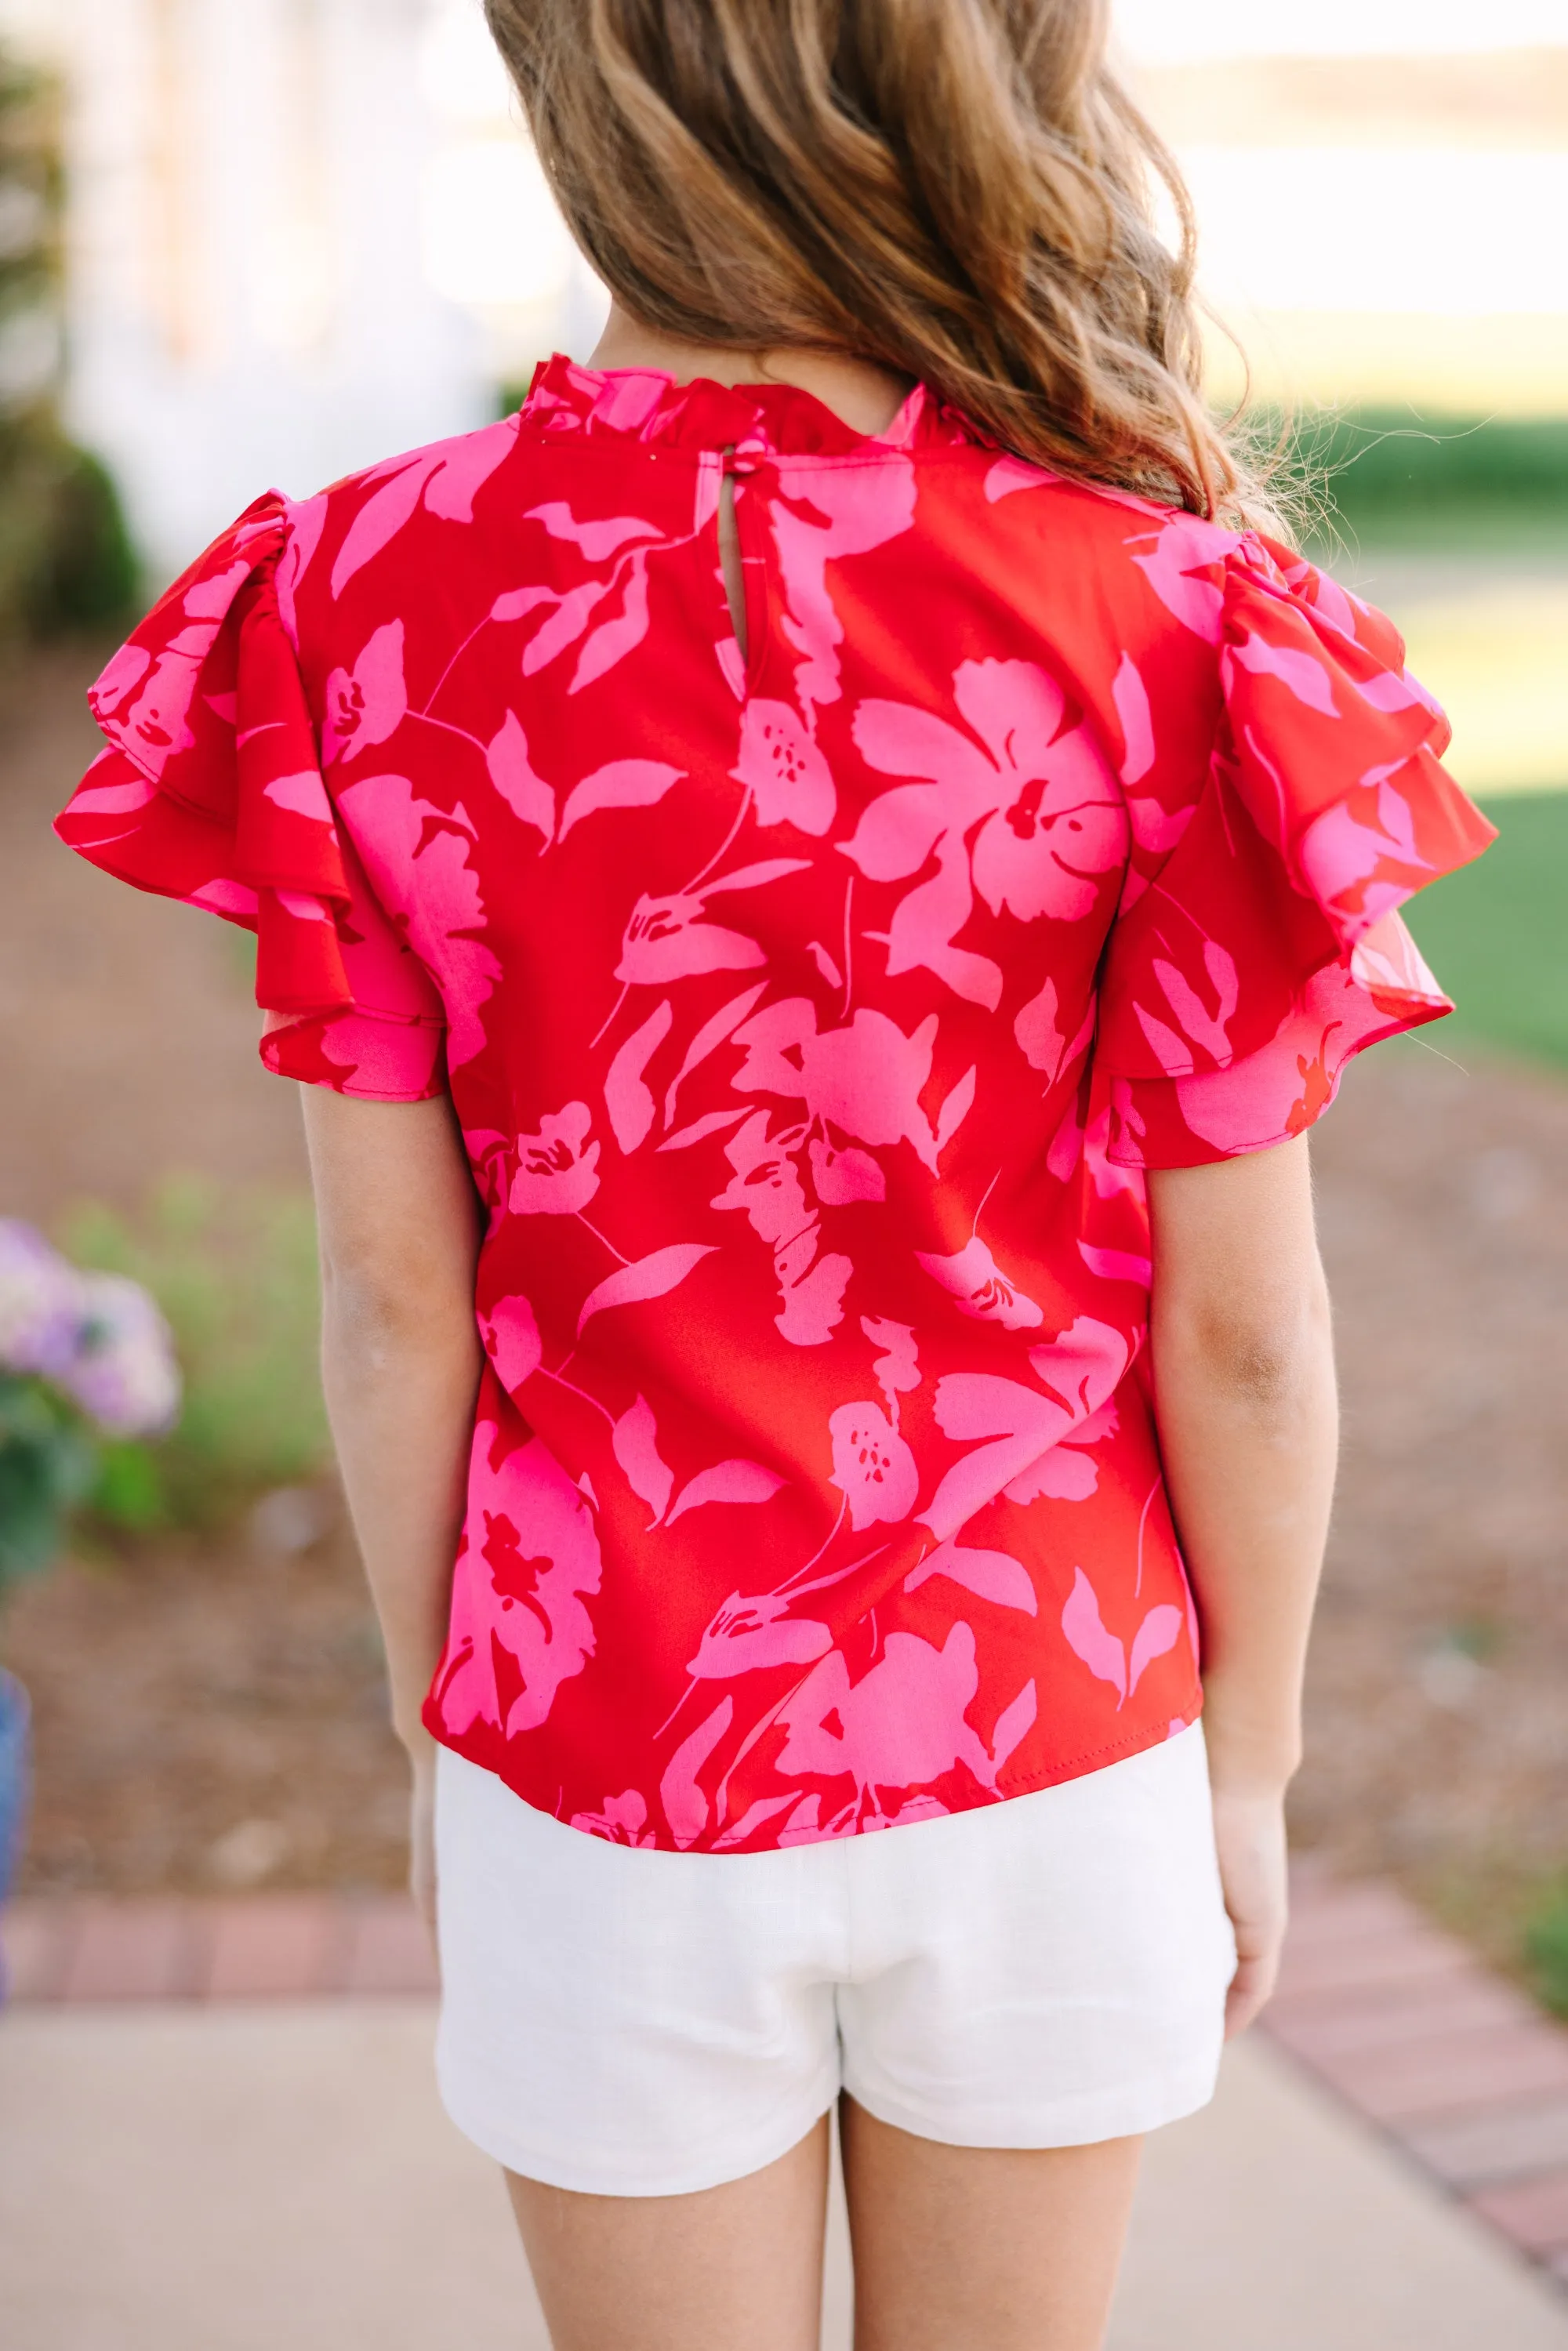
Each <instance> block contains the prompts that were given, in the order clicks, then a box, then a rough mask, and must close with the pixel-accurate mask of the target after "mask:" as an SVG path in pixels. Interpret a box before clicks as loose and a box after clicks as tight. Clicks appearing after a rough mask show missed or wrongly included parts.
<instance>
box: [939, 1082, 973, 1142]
mask: <svg viewBox="0 0 1568 2351" xmlns="http://www.w3.org/2000/svg"><path fill="white" fill-rule="evenodd" d="M975 1079H976V1071H975V1069H974V1067H973V1065H971V1066H970V1067H969V1068H968V1069H967V1070H966V1071H965V1072H964V1074H963V1076H962V1077H961V1078H960V1079H959V1081H958V1082H957V1084H956V1086H955V1087H954V1089H953V1091H952V1092H951V1093H950V1094H949V1095H948V1096H947V1098H946V1101H945V1102H944V1103H943V1104H942V1107H941V1109H940V1110H939V1111H938V1112H937V1113H936V1148H937V1150H938V1151H945V1150H946V1147H947V1145H948V1144H949V1143H951V1142H952V1140H953V1137H954V1136H955V1135H956V1134H957V1132H958V1129H959V1128H960V1127H961V1126H962V1125H963V1123H964V1121H965V1120H966V1119H967V1117H968V1115H969V1113H970V1110H971V1109H972V1108H973V1106H974V1101H975Z"/></svg>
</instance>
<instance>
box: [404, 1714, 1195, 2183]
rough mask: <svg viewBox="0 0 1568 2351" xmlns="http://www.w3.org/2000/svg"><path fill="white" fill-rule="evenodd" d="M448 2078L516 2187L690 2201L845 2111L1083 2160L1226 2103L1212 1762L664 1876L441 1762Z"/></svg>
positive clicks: (1146, 1764)
mask: <svg viewBox="0 0 1568 2351" xmlns="http://www.w3.org/2000/svg"><path fill="white" fill-rule="evenodd" d="M435 1819H436V1857H437V1871H438V1878H439V1887H440V1892H439V1915H440V1939H441V1971H442V1981H443V2001H442V2011H441V2027H440V2033H439V2037H438V2041H437V2047H436V2064H437V2071H438V2074H439V2078H440V2084H441V2095H442V2097H443V2100H444V2104H445V2106H446V2110H447V2112H448V2114H449V2115H450V2116H452V2119H453V2121H454V2122H455V2124H456V2125H457V2126H458V2128H459V2129H460V2130H461V2131H463V2132H465V2134H466V2136H467V2137H469V2138H471V2139H473V2140H474V2141H475V2142H476V2145H477V2146H479V2147H483V2148H484V2149H485V2151H486V2154H489V2155H492V2156H494V2157H495V2158H497V2161H499V2162H501V2163H503V2164H505V2165H506V2166H507V2168H508V2169H509V2170H512V2171H517V2172H521V2173H522V2174H523V2175H524V2176H525V2177H526V2178H528V2179H539V2180H544V2181H546V2182H548V2183H549V2185H551V2186H553V2187H557V2188H569V2189H579V2190H580V2191H583V2192H586V2193H588V2194H591V2195H601V2196H674V2195H682V2194H685V2193H688V2192H690V2191H692V2190H695V2189H704V2188H714V2187H717V2186H718V2185H719V2184H720V2183H721V2182H723V2181H725V2180H728V2179H741V2178H743V2177H744V2176H745V2175H746V2174H747V2172H751V2171H757V2170H759V2169H760V2168H762V2166H763V2165H764V2164H768V2163H771V2162H772V2161H774V2159H775V2158H777V2157H779V2156H781V2155H783V2154H784V2153H785V2152H786V2151H787V2150H788V2149H789V2147H793V2146H794V2145H795V2143H796V2141H797V2140H798V2139H800V2138H802V2137H804V2136H805V2134H806V2133H807V2132H808V2131H809V2130H810V2127H811V2126H812V2124H813V2123H814V2122H815V2121H816V2120H817V2118H818V2116H820V2115H821V2114H823V2113H824V2112H825V2111H826V2110H827V2109H828V2107H830V2106H831V2105H832V2104H833V2103H834V2101H835V2100H836V2098H837V2097H838V2095H839V2092H840V2091H841V2089H843V2090H848V2091H849V2093H850V2095H852V2097H854V2098H855V2099H857V2100H858V2101H859V2103H860V2104H861V2105H862V2106H864V2107H865V2108H866V2109H867V2110H868V2112H870V2113H871V2114H873V2115H875V2116H878V2117H880V2119H881V2120H882V2121H883V2122H887V2123H893V2124H896V2125H897V2126H898V2127H899V2128H900V2129H902V2130H906V2131H913V2132H915V2134H916V2135H917V2136H918V2137H923V2138H933V2139H942V2140H946V2141H947V2142H948V2143H949V2144H951V2145H954V2146H957V2147H1073V2146H1081V2145H1082V2144H1084V2143H1086V2142H1088V2141H1090V2140H1093V2139H1105V2138H1120V2137H1124V2136H1128V2135H1131V2134H1133V2133H1135V2132H1141V2131H1146V2130H1151V2129H1154V2128H1155V2126H1157V2125H1159V2124H1162V2123H1167V2122H1174V2121H1175V2120H1176V2117H1177V2116H1181V2115H1186V2114H1190V2113H1192V2112H1193V2110H1194V2109H1195V2108H1197V2107H1198V2106H1201V2105H1204V2104H1205V2103H1206V2102H1207V2099H1208V2098H1209V2097H1210V2096H1211V2095H1212V2094H1213V2089H1214V2080H1215V2074H1216V2071H1217V2068H1218V2062H1219V2050H1220V2042H1221V2037H1222V2020H1223V2011H1224V2005H1225V1991H1226V1986H1227V1984H1228V1982H1229V1980H1230V1976H1231V1973H1232V1971H1233V1970H1234V1967H1235V1962H1236V1950H1235V1944H1234V1941H1233V1939H1232V1937H1231V1933H1230V1926H1229V1921H1228V1918H1227V1917H1226V1914H1225V1908H1224V1904H1223V1902H1222V1900H1221V1896H1220V1890H1219V1876H1218V1867H1217V1865H1216V1861H1215V1852H1214V1826H1213V1816H1212V1811H1211V1807H1210V1802H1209V1792H1208V1771H1207V1758H1206V1756H1205V1752H1204V1744H1203V1733H1202V1729H1201V1728H1200V1727H1198V1726H1196V1725H1195V1726H1194V1727H1193V1728H1192V1729H1188V1730H1185V1731H1182V1732H1180V1733H1178V1735H1177V1736H1176V1738H1174V1739H1171V1740H1166V1742H1165V1743H1164V1744H1163V1745H1161V1746H1158V1747H1153V1748H1150V1749H1149V1750H1147V1751H1146V1752H1145V1753H1144V1754H1141V1755H1134V1756H1131V1757H1129V1758H1128V1759H1127V1760H1126V1761H1124V1762H1120V1763H1113V1764H1111V1765H1109V1766H1107V1767H1106V1769H1104V1770H1103V1771H1093V1772H1090V1773H1088V1774H1087V1775H1086V1776H1085V1777H1083V1778H1082V1779H1078V1780H1069V1781H1067V1782H1064V1783H1063V1784H1062V1785H1061V1786H1060V1787H1054V1788H1044V1789H1041V1790H1040V1791H1039V1792H1037V1793H1035V1794H1033V1795H1029V1796H1015V1797H1012V1798H1010V1799H1009V1800H1008V1801H1007V1802H1003V1803H999V1804H993V1805H989V1806H988V1807H986V1808H985V1809H984V1810H981V1811H977V1812H970V1813H956V1814H954V1815H951V1816H949V1817H947V1818H944V1819H936V1820H928V1821H919V1822H913V1823H908V1824H907V1825H905V1826H904V1827H901V1828H893V1829H884V1830H880V1831H877V1832H875V1833H874V1834H869V1835H862V1836H853V1837H845V1838H842V1839H841V1840H837V1841H834V1842H832V1843H829V1844H806V1845H797V1846H793V1847H791V1848H789V1850H787V1851H784V1852H778V1853H758V1854H733V1855H731V1854H724V1855H718V1854H672V1853H656V1852H651V1851H639V1850H636V1849H633V1848H632V1847H629V1846H625V1845H617V1844H609V1843H606V1842H604V1841H602V1840H601V1839H600V1838H597V1837H592V1836H587V1835H584V1834H583V1833H582V1832H581V1830H580V1829H570V1828H567V1827H565V1826H564V1825H563V1824H562V1823H560V1822H559V1821H557V1820H554V1819H552V1818H551V1817H550V1816H549V1814H548V1813H540V1812H537V1811H535V1810H534V1809H533V1808H532V1807H531V1806H530V1805H528V1804H526V1803H524V1802H523V1801H522V1800H521V1798H520V1797H518V1796H516V1795H514V1794H513V1793H512V1792H511V1790H510V1789H509V1788H507V1786H506V1785H505V1784H504V1782H501V1781H500V1780H498V1779H497V1778H496V1777H495V1775H494V1774H493V1773H491V1772H488V1771H480V1770H479V1769H477V1768H476V1766H475V1765H474V1764H472V1763H467V1762H465V1761H463V1760H462V1758H461V1757H459V1756H455V1755H453V1754H451V1753H450V1752H449V1751H447V1750H443V1751H442V1753H441V1756H440V1759H439V1766H438V1776H437V1781H436V1814H435Z"/></svg>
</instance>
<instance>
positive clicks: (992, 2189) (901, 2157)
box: [840, 2097, 1143, 2351]
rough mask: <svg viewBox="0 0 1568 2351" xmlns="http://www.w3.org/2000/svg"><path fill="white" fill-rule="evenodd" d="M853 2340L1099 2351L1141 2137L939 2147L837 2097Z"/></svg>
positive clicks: (893, 2348)
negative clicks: (851, 2265) (1033, 2145)
mask: <svg viewBox="0 0 1568 2351" xmlns="http://www.w3.org/2000/svg"><path fill="white" fill-rule="evenodd" d="M840 2129H841V2137H842V2141H843V2157H844V2185H845V2188H846V2189H847V2190H848V2194H849V2205H850V2234H851V2237H852V2241H853V2244H854V2262H855V2351H1100V2346H1101V2344H1102V2342H1103V2337H1104V2333H1105V2322H1106V2319H1107V2317H1108V2315H1109V2313H1110V2307H1111V2294H1112V2290H1113V2287H1114V2285H1115V2283H1116V2265H1117V2263H1118V2262H1119V2261H1120V2259H1121V2253H1122V2241H1123V2239H1124V2236H1125V2234H1126V2229H1127V2216H1128V2213H1129V2210H1131V2206H1132V2200H1133V2188H1134V2182H1135V2180H1136V2178H1137V2170H1138V2154H1139V2150H1140V2148H1141V2147H1142V2144H1143V2142H1142V2140H1141V2139H1136V2138H1117V2139H1105V2140H1103V2141H1101V2142H1100V2143H1099V2144H1098V2145H1097V2146H1093V2147H1047V2148H1040V2149H1020V2150H1016V2151H1015V2150H1013V2149H1010V2148H1005V2147H947V2146H944V2145H942V2144H941V2143H940V2142H938V2141H937V2140H936V2139H927V2138H915V2137H911V2135H910V2134H909V2132H907V2131H902V2130H895V2129H894V2127H893V2126H892V2125H891V2124H889V2123H883V2122H878V2121H877V2120H876V2118H875V2116H873V2115H869V2114H868V2113H867V2112H866V2110H865V2108H864V2107H863V2106H858V2105H856V2104H855V2103H854V2101H853V2099H852V2098H849V2097H845V2098H844V2099H843V2100H842V2101H841V2106H840Z"/></svg>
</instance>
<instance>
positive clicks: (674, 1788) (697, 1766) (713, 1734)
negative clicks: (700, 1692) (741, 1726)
mask: <svg viewBox="0 0 1568 2351" xmlns="http://www.w3.org/2000/svg"><path fill="white" fill-rule="evenodd" d="M734 1717H735V1700H734V1699H733V1698H721V1699H720V1700H719V1703H718V1704H717V1706H716V1707H715V1708H714V1710H713V1712H712V1713H711V1714H710V1715H709V1716H708V1718H707V1719H706V1722H700V1723H699V1724H698V1725H697V1728H696V1729H695V1730H694V1731H693V1733H692V1735H691V1737H690V1738H689V1739H687V1740H684V1741H683V1742H682V1744H681V1745H680V1746H679V1747H677V1748H676V1750H675V1751H674V1755H673V1756H672V1757H671V1759H670V1762H669V1767H668V1769H667V1770H666V1771H665V1773H664V1778H663V1779H662V1780H661V1781H660V1782H659V1801H660V1802H661V1803H662V1804H663V1805H664V1818H665V1819H666V1820H667V1821H668V1822H669V1823H670V1834H671V1835H672V1836H673V1837H674V1840H675V1843H676V1844H678V1845H681V1846H683V1847H684V1846H685V1845H688V1844H695V1843H696V1840H697V1838H698V1837H700V1836H701V1834H702V1833H703V1831H704V1829H705V1828H706V1826H707V1813H708V1802H707V1798H706V1796H705V1795H704V1793H703V1792H702V1790H701V1789H700V1788H699V1787H698V1785H697V1773H698V1772H699V1771H701V1770H702V1768H703V1765H704V1764H705V1763H706V1761H707V1760H708V1757H709V1756H710V1755H711V1754H712V1753H713V1750H714V1749H715V1748H716V1746H717V1745H718V1742H719V1740H721V1739H722V1738H723V1737H724V1734H725V1732H726V1731H727V1729H729V1726H730V1723H731V1722H732V1720H733V1719H734Z"/></svg>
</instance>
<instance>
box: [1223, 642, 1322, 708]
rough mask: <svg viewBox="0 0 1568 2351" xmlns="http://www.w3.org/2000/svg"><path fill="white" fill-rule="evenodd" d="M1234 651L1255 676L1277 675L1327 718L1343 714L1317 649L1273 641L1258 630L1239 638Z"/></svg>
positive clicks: (1299, 700)
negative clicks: (1336, 703) (1305, 650)
mask: <svg viewBox="0 0 1568 2351" xmlns="http://www.w3.org/2000/svg"><path fill="white" fill-rule="evenodd" d="M1230 655H1231V659H1232V660H1233V661H1238V662H1239V663H1240V664H1241V666H1242V668H1243V669H1248V670H1250V671H1251V672H1252V673H1253V674H1254V675H1255V676H1263V677H1277V678H1278V679H1279V680H1280V683H1281V685H1286V686H1288V687H1289V688H1290V690H1291V693H1292V694H1293V695H1295V697H1296V700H1297V701H1298V702H1304V703H1305V704H1306V705H1307V707H1308V709H1309V710H1319V711H1321V712H1322V715H1323V716H1324V717H1325V718H1337V717H1338V716H1339V711H1338V709H1337V708H1336V707H1335V705H1334V698H1333V686H1332V685H1331V684H1330V683H1329V674H1328V670H1327V668H1326V666H1325V665H1324V664H1323V663H1322V661H1320V660H1319V659H1318V657H1317V655H1316V654H1315V653H1303V652H1302V651H1301V648H1300V647H1299V646H1295V645H1271V644H1270V643H1269V640H1268V639H1267V637H1260V636H1257V635H1255V634H1254V635H1249V636H1245V637H1238V638H1237V639H1235V641H1234V642H1233V643H1232V644H1231V647H1230Z"/></svg>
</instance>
